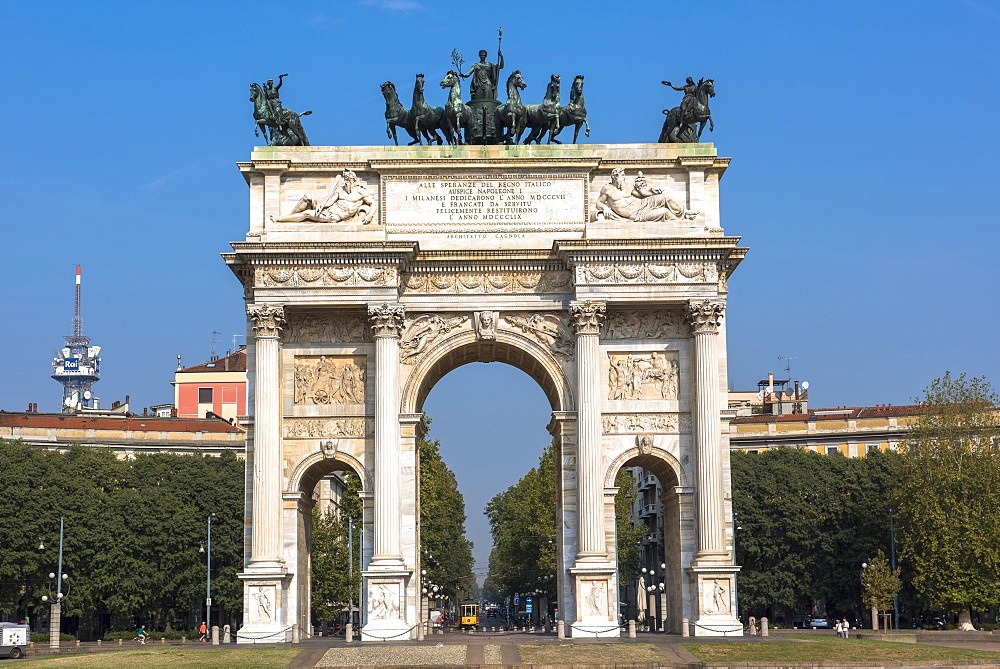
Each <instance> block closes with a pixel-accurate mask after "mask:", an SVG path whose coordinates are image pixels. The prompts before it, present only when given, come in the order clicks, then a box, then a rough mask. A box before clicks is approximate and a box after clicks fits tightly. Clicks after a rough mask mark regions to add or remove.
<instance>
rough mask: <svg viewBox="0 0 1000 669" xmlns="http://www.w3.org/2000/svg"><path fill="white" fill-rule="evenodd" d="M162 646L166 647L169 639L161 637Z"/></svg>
mask: <svg viewBox="0 0 1000 669" xmlns="http://www.w3.org/2000/svg"><path fill="white" fill-rule="evenodd" d="M160 645H161V646H166V645H167V637H165V636H161V637H160Z"/></svg>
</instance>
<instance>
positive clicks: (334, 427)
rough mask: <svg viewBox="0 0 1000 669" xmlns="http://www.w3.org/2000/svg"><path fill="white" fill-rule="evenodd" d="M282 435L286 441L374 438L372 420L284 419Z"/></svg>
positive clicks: (373, 422) (373, 423) (373, 421)
mask: <svg viewBox="0 0 1000 669" xmlns="http://www.w3.org/2000/svg"><path fill="white" fill-rule="evenodd" d="M282 433H283V435H284V437H285V438H286V439H326V438H328V437H353V438H355V439H363V438H365V437H374V436H375V420H374V419H372V418H286V419H285V420H284V424H283V430H282Z"/></svg>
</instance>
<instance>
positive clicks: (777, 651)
mask: <svg viewBox="0 0 1000 669" xmlns="http://www.w3.org/2000/svg"><path fill="white" fill-rule="evenodd" d="M784 639H785V640H774V641H767V642H756V643H694V642H692V643H685V644H684V648H686V649H687V650H688V652H690V653H691V654H692V655H694V656H695V657H697V658H698V659H699V660H701V661H702V662H715V663H722V662H734V663H736V662H752V663H762V662H819V661H822V660H826V661H832V662H867V663H870V664H877V663H879V662H897V663H898V662H930V661H940V660H944V661H954V660H989V659H992V660H997V661H1000V653H991V652H989V651H985V650H970V649H965V648H947V647H943V646H930V645H923V644H910V643H894V642H892V641H870V640H868V639H864V640H859V639H839V638H814V637H805V636H801V637H784Z"/></svg>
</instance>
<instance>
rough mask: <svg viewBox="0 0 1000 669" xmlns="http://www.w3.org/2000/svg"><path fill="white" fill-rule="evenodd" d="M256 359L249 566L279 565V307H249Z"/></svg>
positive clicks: (281, 320)
mask: <svg viewBox="0 0 1000 669" xmlns="http://www.w3.org/2000/svg"><path fill="white" fill-rule="evenodd" d="M247 315H248V316H249V317H250V319H251V320H252V321H253V325H252V327H253V331H254V348H255V354H256V362H257V367H256V378H255V383H254V385H255V387H256V394H255V398H256V399H255V402H254V409H253V413H254V437H253V532H252V533H251V537H252V538H251V544H250V546H251V548H250V563H251V564H260V563H267V564H272V565H276V564H277V563H279V562H281V402H280V395H279V393H280V390H281V381H280V376H279V370H278V353H279V348H280V344H279V336H280V335H281V328H282V326H283V325H284V324H285V310H284V307H281V306H274V305H270V304H252V305H250V306H248V307H247Z"/></svg>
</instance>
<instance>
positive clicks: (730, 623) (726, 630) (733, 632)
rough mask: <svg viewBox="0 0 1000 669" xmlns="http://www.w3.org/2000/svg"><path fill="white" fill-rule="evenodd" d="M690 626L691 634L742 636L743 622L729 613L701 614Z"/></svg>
mask: <svg viewBox="0 0 1000 669" xmlns="http://www.w3.org/2000/svg"><path fill="white" fill-rule="evenodd" d="M691 626H692V627H693V628H694V629H693V632H694V633H693V634H692V636H743V624H742V623H741V622H740V621H739V620H737V619H736V618H734V617H733V616H731V615H722V616H718V615H703V616H701V617H700V618H698V620H696V621H694V622H693V623H691Z"/></svg>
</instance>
